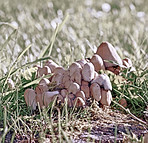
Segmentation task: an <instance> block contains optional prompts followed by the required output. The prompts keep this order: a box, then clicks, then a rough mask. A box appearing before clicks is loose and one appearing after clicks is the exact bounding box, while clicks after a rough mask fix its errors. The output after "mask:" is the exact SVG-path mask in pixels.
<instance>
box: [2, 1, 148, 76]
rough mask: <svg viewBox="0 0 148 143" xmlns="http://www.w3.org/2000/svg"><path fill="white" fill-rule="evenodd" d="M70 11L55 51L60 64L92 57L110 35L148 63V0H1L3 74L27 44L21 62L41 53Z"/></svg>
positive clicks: (122, 49)
mask: <svg viewBox="0 0 148 143" xmlns="http://www.w3.org/2000/svg"><path fill="white" fill-rule="evenodd" d="M67 14H68V15H69V18H68V20H67V21H66V23H65V24H64V25H63V27H62V30H61V31H60V32H58V34H57V37H56V40H55V42H54V45H53V50H52V52H51V57H52V58H53V59H54V61H55V62H57V63H58V64H59V65H62V66H65V67H67V66H68V65H69V64H71V63H72V62H73V61H75V60H78V59H81V58H85V57H91V56H92V54H93V53H94V52H96V49H97V47H98V46H99V44H100V43H101V42H102V41H108V42H110V43H111V44H113V45H114V46H115V48H116V50H117V52H118V53H119V55H120V56H121V57H122V58H125V57H129V58H131V60H132V61H133V64H134V66H135V67H136V68H137V67H138V69H144V68H146V67H147V65H148V1H147V0H121V1H120V0H75V1H72V0H60V1H59V0H5V1H4V0H0V77H1V76H4V75H5V74H6V73H7V72H8V71H9V69H10V67H11V66H12V64H13V62H14V61H15V60H16V58H17V56H18V55H19V53H20V52H21V51H22V50H23V49H25V48H26V47H27V46H28V45H29V44H32V47H31V48H30V49H29V50H28V51H27V52H26V53H25V55H24V56H23V57H22V60H21V61H20V62H19V63H17V66H20V65H22V64H25V63H27V62H30V61H34V60H35V59H37V58H38V56H39V55H40V53H41V51H42V50H43V49H45V48H46V47H47V46H48V45H49V43H50V40H51V37H52V35H53V33H54V32H55V29H56V27H57V25H58V24H60V23H61V22H62V21H63V19H64V18H65V16H66V15H67Z"/></svg>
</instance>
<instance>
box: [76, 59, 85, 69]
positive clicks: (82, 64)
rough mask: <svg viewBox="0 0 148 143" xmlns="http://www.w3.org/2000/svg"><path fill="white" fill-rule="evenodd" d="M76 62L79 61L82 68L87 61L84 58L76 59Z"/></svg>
mask: <svg viewBox="0 0 148 143" xmlns="http://www.w3.org/2000/svg"><path fill="white" fill-rule="evenodd" d="M76 62H77V63H79V64H80V65H81V67H82V68H83V67H84V65H85V64H86V63H87V61H86V60H85V59H81V60H79V61H76Z"/></svg>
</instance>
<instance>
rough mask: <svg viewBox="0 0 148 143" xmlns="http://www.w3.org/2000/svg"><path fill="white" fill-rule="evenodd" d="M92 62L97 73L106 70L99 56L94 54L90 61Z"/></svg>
mask: <svg viewBox="0 0 148 143" xmlns="http://www.w3.org/2000/svg"><path fill="white" fill-rule="evenodd" d="M90 62H91V63H92V64H93V65H94V67H95V71H96V72H98V71H100V70H101V69H102V70H105V67H104V63H103V60H102V58H101V57H100V56H99V55H97V54H94V55H93V57H92V58H91V59H90Z"/></svg>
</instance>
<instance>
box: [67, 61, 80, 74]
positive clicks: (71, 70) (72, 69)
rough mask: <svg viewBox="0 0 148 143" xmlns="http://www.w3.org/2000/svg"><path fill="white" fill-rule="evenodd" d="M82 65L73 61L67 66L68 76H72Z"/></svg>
mask: <svg viewBox="0 0 148 143" xmlns="http://www.w3.org/2000/svg"><path fill="white" fill-rule="evenodd" d="M81 69H82V67H81V65H80V64H79V63H77V62H74V63H72V64H71V65H70V66H69V74H70V76H72V75H73V74H74V72H75V71H78V70H80V71H81Z"/></svg>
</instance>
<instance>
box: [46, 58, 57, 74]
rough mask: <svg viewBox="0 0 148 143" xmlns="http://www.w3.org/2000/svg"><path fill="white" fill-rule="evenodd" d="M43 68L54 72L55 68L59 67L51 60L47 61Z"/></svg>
mask: <svg viewBox="0 0 148 143" xmlns="http://www.w3.org/2000/svg"><path fill="white" fill-rule="evenodd" d="M45 66H48V67H49V68H50V69H51V72H54V70H55V68H57V67H59V66H58V65H57V64H56V63H55V62H53V61H52V60H48V61H47V62H46V63H45Z"/></svg>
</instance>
